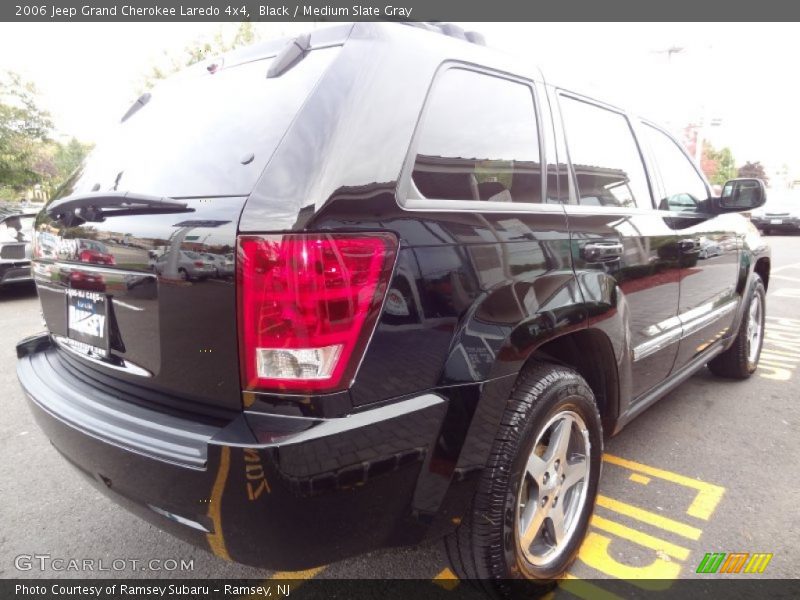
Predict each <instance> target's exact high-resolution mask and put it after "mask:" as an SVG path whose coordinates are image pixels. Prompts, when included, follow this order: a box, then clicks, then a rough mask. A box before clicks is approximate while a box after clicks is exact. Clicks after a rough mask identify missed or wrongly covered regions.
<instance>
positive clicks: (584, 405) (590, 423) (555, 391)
mask: <svg viewBox="0 0 800 600" xmlns="http://www.w3.org/2000/svg"><path fill="white" fill-rule="evenodd" d="M565 410H571V411H573V412H575V413H577V414H578V415H580V417H581V418H582V419H583V421H584V423H585V424H586V427H587V429H588V431H589V444H590V447H589V448H590V449H589V452H590V458H589V482H588V485H589V487H588V489H587V491H586V500H585V503H584V506H583V508H582V510H581V513H580V514H579V515H578V517H577V518H578V524H577V528H576V530H575V532H574V534H573V536H572V538H571V540H570V541H569V543H568V545H567V547H566V548H565V549H564V550H563V551H562V555H561V558H560V560H558V561H556V562H555V563H553V564H552V565H549V566H546V567H537V566H534V565H532V564H530V563H529V562H528V560H527V559H526V558H525V557H524V555H523V554H522V553H521V550H520V549H519V543H518V540H517V527H516V519H517V513H516V507H517V502H518V495H519V488H520V485H521V483H522V474H523V472H524V469H525V465H526V463H527V461H528V457H529V455H530V453H531V452H532V451H533V446H534V444H535V442H536V439H537V437H538V436H539V434H540V433H541V430H542V428H543V427H544V426H545V425H546V424H547V423H548V422H549V421H550V419H551V418H552V417H554V416H555V415H556V414H557V413H559V412H562V411H565ZM602 452H603V439H602V425H601V423H600V418H599V415H598V413H597V407H596V405H595V402H594V395H593V394H592V391H591V390H590V389H589V387H588V386H587V385H586V383H585V382H584V381H583V380H582V379H581V378H580V377H578V376H577V375H575V374H572V377H571V378H570V379H569V380H567V381H563V380H559V381H558V382H557V383H556V384H554V385H552V386H550V387H548V388H547V389H546V390H545V391H544V392H543V393H542V394H541V396H540V398H539V399H538V401H537V402H536V403H535V404H534V405H533V406H532V408H531V410H530V411H529V414H528V415H527V419H526V422H525V423H524V425H523V426H522V428H521V432H520V436H519V445H518V448H517V451H516V455H515V457H514V459H513V461H512V463H511V468H510V473H509V478H508V485H507V490H506V493H505V505H504V511H503V534H502V535H503V549H504V557H505V562H506V567H507V568H506V572H507V573H508V575H509V577H511V578H514V579H551V578H554V577H557V576H559V575H560V574H561V573H563V572H564V570H566V568H567V567H568V566H569V564H570V563H571V562H572V561H573V560H574V558H575V555H576V554H577V551H578V549H579V548H580V545H581V543H582V542H583V538H584V537H585V535H586V529H587V527H588V524H589V518H590V517H591V513H592V511H593V509H594V503H595V497H596V495H597V487H598V483H599V481H600V471H601V465H602Z"/></svg>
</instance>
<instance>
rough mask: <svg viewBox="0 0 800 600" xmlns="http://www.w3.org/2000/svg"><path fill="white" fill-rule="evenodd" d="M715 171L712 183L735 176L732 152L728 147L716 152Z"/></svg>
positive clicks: (722, 181) (721, 181)
mask: <svg viewBox="0 0 800 600" xmlns="http://www.w3.org/2000/svg"><path fill="white" fill-rule="evenodd" d="M716 158H717V172H716V174H715V175H714V179H713V181H712V183H718V184H720V185H722V184H724V183H725V182H726V181H728V180H729V179H735V178H736V161H735V160H734V158H733V152H731V149H730V148H728V147H725V148H723V149H722V150H720V151H719V152H717V157H716Z"/></svg>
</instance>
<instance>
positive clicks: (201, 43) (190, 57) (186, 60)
mask: <svg viewBox="0 0 800 600" xmlns="http://www.w3.org/2000/svg"><path fill="white" fill-rule="evenodd" d="M257 40H258V34H257V32H256V30H255V29H254V28H253V24H252V23H247V22H245V23H239V27H238V28H237V29H236V33H235V34H234V35H233V37H232V38H230V39H226V37H225V36H224V35H223V33H222V31H221V30H220V31H218V32H217V33H216V34H215V35H214V37H213V38H212V39H211V40H197V41H195V42H194V43H193V44H191V45H189V46H186V47H185V48H184V49H183V51H182V52H181V53H180V54H178V55H172V56H171V55H169V54H167V53H166V52H165V53H164V57H163V58H164V63H163V64H160V65H153V66H152V67H151V69H150V72H149V73H147V74H146V75H145V76H144V78H143V82H142V85H141V86H140V87H141V88H142V89H141V90H140V91H144V90H146V89H149V88H151V87H153V86H154V85H155V84H156V82H157V81H159V80H160V79H165V78H166V77H169V76H170V75H172V74H173V73H176V72H178V71H180V70H181V69H184V68H186V67H189V66H191V65H194V64H196V63H199V62H202V61H204V60H206V59H207V58H211V57H213V56H218V55H220V54H224V53H225V52H229V51H231V50H234V49H236V48H239V47H241V46H247V45H249V44H252V43H253V42H255V41H257Z"/></svg>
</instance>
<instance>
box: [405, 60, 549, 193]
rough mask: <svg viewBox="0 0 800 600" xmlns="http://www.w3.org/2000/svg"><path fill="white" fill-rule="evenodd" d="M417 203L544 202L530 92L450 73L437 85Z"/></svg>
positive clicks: (417, 178)
mask: <svg viewBox="0 0 800 600" xmlns="http://www.w3.org/2000/svg"><path fill="white" fill-rule="evenodd" d="M411 179H412V181H413V184H414V188H415V192H416V194H415V195H416V196H417V198H430V199H437V200H478V201H480V200H487V201H493V202H541V198H542V194H541V193H542V175H541V166H540V158H539V136H538V132H537V125H536V112H535V109H534V104H533V94H532V92H531V89H530V88H529V87H528V86H527V85H524V84H522V83H518V82H515V81H511V80H509V79H505V78H502V77H497V76H494V75H488V74H484V73H478V72H475V71H467V70H464V69H450V70H448V71H446V72H445V73H444V74H443V75H442V76H441V77H440V78H439V80H438V81H437V82H436V84H435V85H434V88H433V91H432V93H431V97H430V100H429V102H428V107H427V109H426V112H425V117H424V120H423V122H422V124H421V128H420V133H419V143H418V147H417V155H416V159H415V161H414V170H413V172H412V175H411Z"/></svg>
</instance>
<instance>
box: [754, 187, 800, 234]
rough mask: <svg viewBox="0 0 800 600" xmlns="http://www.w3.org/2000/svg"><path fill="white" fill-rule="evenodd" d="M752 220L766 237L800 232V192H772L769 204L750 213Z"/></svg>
mask: <svg viewBox="0 0 800 600" xmlns="http://www.w3.org/2000/svg"><path fill="white" fill-rule="evenodd" d="M750 220H751V221H752V222H753V225H755V226H756V227H758V229H760V230H761V232H762V233H764V235H769V234H770V233H773V232H782V233H795V232H797V231H800V191H772V192H770V198H769V200H768V201H767V203H766V204H765V205H764V206H762V207H761V208H757V209H755V210H753V211H752V212H751V213H750Z"/></svg>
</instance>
